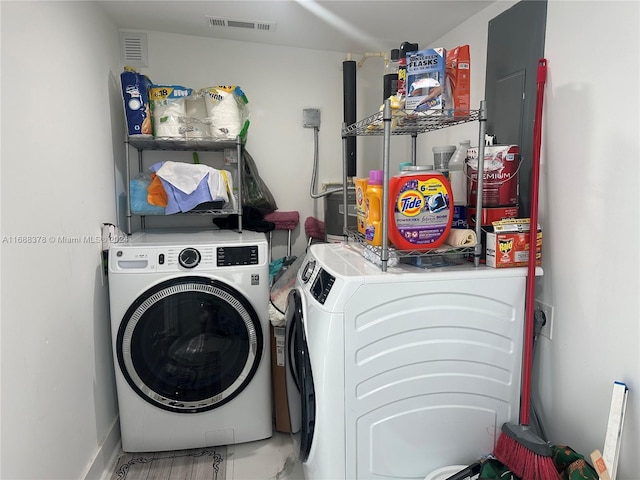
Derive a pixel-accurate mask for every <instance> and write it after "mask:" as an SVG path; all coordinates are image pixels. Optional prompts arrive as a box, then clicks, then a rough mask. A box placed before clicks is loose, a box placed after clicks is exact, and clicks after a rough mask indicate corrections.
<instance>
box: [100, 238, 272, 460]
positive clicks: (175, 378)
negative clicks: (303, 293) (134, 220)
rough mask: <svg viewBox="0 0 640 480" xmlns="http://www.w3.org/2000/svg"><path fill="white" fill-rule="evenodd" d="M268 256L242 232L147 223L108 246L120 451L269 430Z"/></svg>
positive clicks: (198, 443) (237, 438) (223, 440)
mask: <svg viewBox="0 0 640 480" xmlns="http://www.w3.org/2000/svg"><path fill="white" fill-rule="evenodd" d="M268 258H269V252H268V244H267V240H266V237H265V235H264V234H262V233H256V232H250V231H244V232H242V233H238V232H235V231H232V230H208V231H195V230H184V231H175V230H173V231H146V232H141V233H137V234H134V235H132V236H131V237H129V241H128V242H126V243H121V244H116V245H114V246H113V247H112V248H110V250H109V259H108V267H109V270H108V271H109V296H110V306H111V332H112V340H113V355H114V361H115V377H116V388H117V396H118V404H119V412H120V428H121V432H122V448H123V450H124V451H127V452H141V451H146V452H152V451H164V450H178V449H187V448H198V447H205V446H215V445H231V444H235V443H241V442H248V441H253V440H259V439H263V438H268V437H270V436H271V435H272V433H273V428H272V396H271V373H270V348H269V333H268V332H269V318H268V304H269V264H268Z"/></svg>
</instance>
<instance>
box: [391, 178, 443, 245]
mask: <svg viewBox="0 0 640 480" xmlns="http://www.w3.org/2000/svg"><path fill="white" fill-rule="evenodd" d="M452 220H453V195H452V193H451V185H450V184H449V181H448V180H447V178H446V177H445V176H444V175H443V174H442V173H440V172H437V171H434V170H431V169H430V168H429V167H421V166H414V167H405V169H404V170H403V171H402V172H400V173H397V174H395V175H394V176H393V177H391V178H390V179H389V228H388V230H389V240H390V241H391V243H392V244H393V245H394V246H395V247H396V248H398V249H400V250H417V251H425V250H430V249H433V248H437V247H439V246H440V245H441V244H442V243H443V242H444V241H445V240H446V238H447V235H449V230H451V222H452Z"/></svg>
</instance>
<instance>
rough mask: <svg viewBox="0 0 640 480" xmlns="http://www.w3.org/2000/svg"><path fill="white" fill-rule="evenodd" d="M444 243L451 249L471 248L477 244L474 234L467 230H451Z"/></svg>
mask: <svg viewBox="0 0 640 480" xmlns="http://www.w3.org/2000/svg"><path fill="white" fill-rule="evenodd" d="M445 243H446V244H448V245H451V246H452V247H473V246H474V245H475V244H476V243H478V237H477V236H476V232H474V231H473V230H471V229H468V228H452V229H451V230H449V235H448V236H447V239H446V240H445Z"/></svg>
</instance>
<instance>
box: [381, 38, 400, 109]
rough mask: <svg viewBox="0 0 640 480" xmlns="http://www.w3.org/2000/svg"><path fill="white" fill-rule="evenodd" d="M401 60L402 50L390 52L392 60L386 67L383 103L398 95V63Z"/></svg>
mask: <svg viewBox="0 0 640 480" xmlns="http://www.w3.org/2000/svg"><path fill="white" fill-rule="evenodd" d="M399 60H400V50H399V49H398V48H394V49H392V50H391V52H390V58H389V61H388V62H387V64H386V65H385V67H384V76H383V80H382V101H385V100H386V99H387V98H389V97H390V96H391V95H395V94H396V93H398V63H399Z"/></svg>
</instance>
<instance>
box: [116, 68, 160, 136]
mask: <svg viewBox="0 0 640 480" xmlns="http://www.w3.org/2000/svg"><path fill="white" fill-rule="evenodd" d="M120 83H121V84H122V96H123V100H124V112H125V116H126V119H127V128H128V132H129V135H152V134H153V129H152V125H151V106H150V104H149V88H150V87H151V80H149V78H148V77H147V76H146V75H142V74H141V73H137V72H136V71H134V70H125V71H124V72H122V73H121V74H120Z"/></svg>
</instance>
